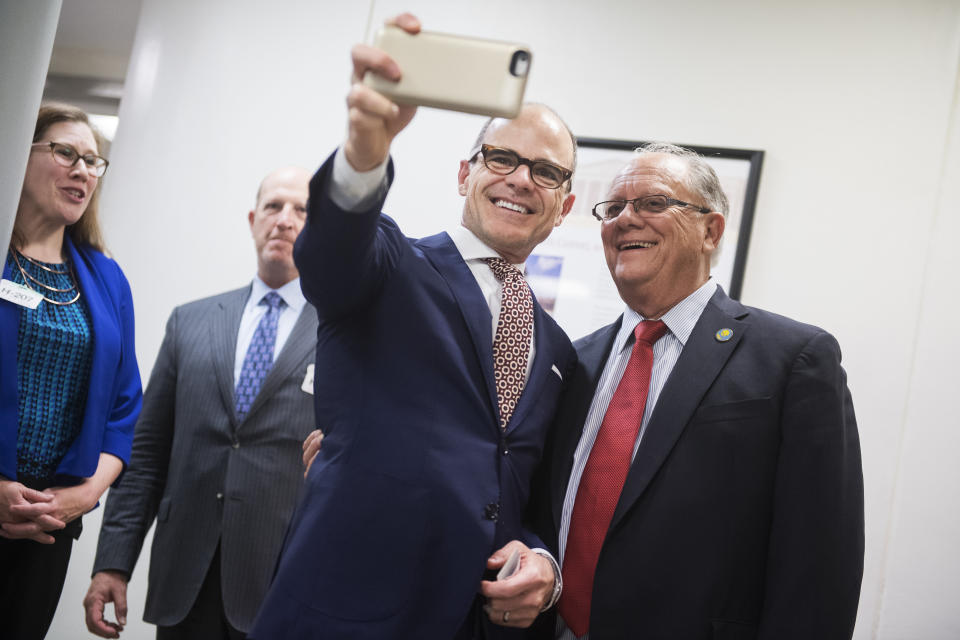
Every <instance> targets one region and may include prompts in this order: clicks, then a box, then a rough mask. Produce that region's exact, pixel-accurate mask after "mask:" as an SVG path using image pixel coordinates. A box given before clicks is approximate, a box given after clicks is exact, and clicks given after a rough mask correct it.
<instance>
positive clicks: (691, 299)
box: [613, 276, 717, 353]
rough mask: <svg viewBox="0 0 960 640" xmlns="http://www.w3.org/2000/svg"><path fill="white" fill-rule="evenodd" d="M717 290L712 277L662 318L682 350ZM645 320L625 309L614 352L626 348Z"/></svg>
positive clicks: (715, 282) (629, 309)
mask: <svg viewBox="0 0 960 640" xmlns="http://www.w3.org/2000/svg"><path fill="white" fill-rule="evenodd" d="M716 290H717V281H716V280H714V279H713V277H712V276H711V277H710V278H708V279H707V281H706V282H704V283H703V284H702V285H700V286H699V287H698V288H697V289H696V290H695V291H694V292H693V293H691V294H690V295H688V296H687V297H686V298H684V299H683V300H681V301H680V302H678V303H677V304H675V305H673V306H672V307H670V310H669V311H667V312H666V313H665V314H663V316H662V317H661V318H660V319H661V320H663V323H664V324H665V325H667V328H668V329H670V333H672V334H673V335H674V337H675V338H676V339H677V340H679V341H680V346H681V348H682V347H683V346H684V345H686V344H687V340H688V339H689V338H690V334H691V333H693V327H694V325H696V324H697V320H699V319H700V316H701V315H703V310H704V309H705V308H706V306H707V302H709V301H710V298H711V297H712V296H713V294H714V292H716ZM645 319H646V318H644V317H643V316H642V315H640V314H639V313H637V312H636V311H634V310H633V309H631V308H630V307H626V308H625V309H624V311H623V322H622V323H621V324H620V331H619V332H618V333H617V338H616V340H615V341H614V343H613V346H614V350H615V351H616V352H617V353H619V352H620V351H622V350H623V349H624V348H626V346H627V344H628V341H629V340H630V337H631V336H632V335H633V330H634V329H636V328H637V325H638V324H639V323H641V322H643V321H644V320H645Z"/></svg>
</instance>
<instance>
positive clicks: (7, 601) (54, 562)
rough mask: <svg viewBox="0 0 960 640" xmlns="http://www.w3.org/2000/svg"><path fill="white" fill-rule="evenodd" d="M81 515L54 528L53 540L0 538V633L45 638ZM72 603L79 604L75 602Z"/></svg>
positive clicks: (27, 638)
mask: <svg viewBox="0 0 960 640" xmlns="http://www.w3.org/2000/svg"><path fill="white" fill-rule="evenodd" d="M82 530H83V525H82V524H81V522H80V518H77V519H76V520H74V521H73V522H68V523H67V526H66V527H64V528H63V529H61V530H59V531H51V532H50V535H52V536H53V538H54V543H53V544H41V543H39V542H34V541H33V540H8V539H7V538H0V637H2V638H16V639H17V640H42V639H43V638H44V637H45V636H46V635H47V629H49V628H50V623H51V622H53V614H54V613H56V611H57V603H58V602H59V601H60V592H61V591H63V582H64V580H66V577H67V565H68V564H69V563H70V552H71V551H72V550H73V541H74V540H76V539H77V538H79V537H80V532H81V531H82ZM71 606H76V603H73V604H72V605H71Z"/></svg>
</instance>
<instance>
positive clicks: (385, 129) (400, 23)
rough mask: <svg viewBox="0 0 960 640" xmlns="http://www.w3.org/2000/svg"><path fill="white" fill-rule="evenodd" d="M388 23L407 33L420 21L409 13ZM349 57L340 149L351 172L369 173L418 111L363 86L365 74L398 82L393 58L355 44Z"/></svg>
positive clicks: (416, 27) (396, 67)
mask: <svg viewBox="0 0 960 640" xmlns="http://www.w3.org/2000/svg"><path fill="white" fill-rule="evenodd" d="M389 24H391V25H394V27H395V28H398V29H401V30H403V31H404V32H406V33H410V34H414V33H419V31H420V21H419V20H418V19H417V18H416V17H415V16H413V15H411V14H409V13H404V14H401V15H399V16H397V17H396V18H392V19H391V20H390V21H389ZM350 57H351V59H352V61H353V80H352V85H351V88H350V93H349V94H348V95H347V109H348V112H349V129H348V134H347V140H346V142H345V143H344V145H343V150H344V153H345V154H346V156H347V161H348V162H349V163H350V165H351V166H352V167H353V168H354V169H356V170H357V171H368V170H370V169H372V168H374V167H376V166H377V165H379V164H381V163H382V162H383V161H384V160H386V158H387V155H388V154H389V153H390V144H391V142H393V138H394V137H396V135H397V134H398V133H400V132H401V131H402V130H403V129H404V127H406V126H407V125H408V124H409V123H410V120H412V119H413V116H414V114H415V113H416V111H417V108H416V107H415V106H398V105H397V104H395V103H394V102H393V101H392V100H390V99H389V98H387V97H386V96H384V95H381V94H380V93H377V92H376V91H374V90H372V89H370V88H369V87H367V86H366V85H364V84H363V78H364V76H365V75H367V74H368V73H376V74H377V75H379V76H381V77H384V78H388V79H393V80H398V79H399V78H400V75H401V72H400V67H399V66H398V65H397V63H396V61H395V60H393V58H391V57H390V56H389V55H387V54H386V53H384V52H383V51H381V50H379V49H376V48H374V47H371V46H369V45H366V44H358V45H355V46H354V47H353V49H352V50H351V52H350Z"/></svg>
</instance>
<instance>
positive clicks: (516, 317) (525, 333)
mask: <svg viewBox="0 0 960 640" xmlns="http://www.w3.org/2000/svg"><path fill="white" fill-rule="evenodd" d="M487 263H488V264H489V265H490V269H492V270H493V275H494V276H496V278H497V280H499V281H500V282H502V283H503V294H502V295H501V298H500V317H499V319H498V320H497V332H496V335H495V336H494V338H493V378H494V382H495V383H496V386H497V401H498V403H499V405H500V428H501V429H506V428H507V423H508V422H509V421H510V416H512V415H513V410H514V409H515V408H516V407H517V401H518V400H520V394H521V393H523V387H524V384H525V383H526V377H527V358H528V357H529V356H530V340H531V338H532V337H533V297H532V296H531V295H530V287H528V286H527V282H526V280H524V279H523V274H522V273H520V271H518V270H517V268H516V267H514V266H513V265H512V264H510V263H509V262H507V261H506V260H503V259H501V258H487Z"/></svg>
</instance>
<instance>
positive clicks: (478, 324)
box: [417, 232, 500, 429]
mask: <svg viewBox="0 0 960 640" xmlns="http://www.w3.org/2000/svg"><path fill="white" fill-rule="evenodd" d="M417 246H418V247H420V249H421V250H422V251H423V253H424V255H425V256H426V257H427V259H428V260H429V261H430V263H431V264H432V265H433V266H434V267H435V268H436V269H437V272H439V274H440V276H441V277H443V279H444V280H446V282H447V285H448V286H449V288H450V291H451V293H452V294H453V297H454V298H456V300H457V306H459V308H460V314H461V315H462V316H463V321H464V322H465V323H466V325H467V328H468V329H469V331H470V337H471V339H472V341H473V349H474V352H475V353H476V356H477V361H478V362H479V363H480V368H481V369H482V370H483V378H484V380H485V381H486V384H487V395H488V397H489V399H490V404H491V406H492V407H493V412H494V415H496V416H498V417H499V415H500V411H499V404H498V403H497V388H496V384H495V383H494V377H493V335H492V333H493V332H492V331H491V326H492V325H491V323H492V322H493V320H492V318H491V316H490V308H489V307H488V306H487V302H486V300H484V298H483V292H482V291H481V290H480V285H478V284H477V279H476V278H474V277H473V273H471V272H470V267H468V266H467V263H466V262H464V260H463V256H461V255H460V252H459V251H458V250H457V246H456V245H455V244H454V243H453V240H451V239H450V236H449V235H447V234H446V232H444V233H440V234H437V235H435V236H430V237H428V238H423V239H422V240H420V241H419V242H417ZM494 426H496V427H497V428H498V429H499V420H498V424H497V425H494Z"/></svg>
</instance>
